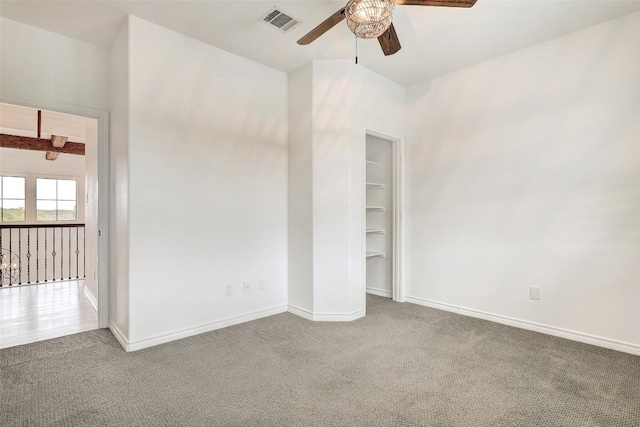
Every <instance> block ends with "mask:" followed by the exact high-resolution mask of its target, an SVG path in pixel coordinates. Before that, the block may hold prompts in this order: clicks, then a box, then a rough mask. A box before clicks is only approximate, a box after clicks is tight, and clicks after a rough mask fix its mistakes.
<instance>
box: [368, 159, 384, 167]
mask: <svg viewBox="0 0 640 427" xmlns="http://www.w3.org/2000/svg"><path fill="white" fill-rule="evenodd" d="M381 165H382V164H381V163H378V162H374V161H371V160H367V166H375V167H377V168H379V167H380V166H381Z"/></svg>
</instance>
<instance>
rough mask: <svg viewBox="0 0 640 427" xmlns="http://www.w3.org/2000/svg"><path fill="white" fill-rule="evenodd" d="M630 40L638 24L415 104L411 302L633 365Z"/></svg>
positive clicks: (453, 79) (463, 80) (452, 78)
mask: <svg viewBox="0 0 640 427" xmlns="http://www.w3.org/2000/svg"><path fill="white" fill-rule="evenodd" d="M638 28H640V13H635V14H632V15H628V16H625V17H622V18H619V19H616V20H612V21H609V22H606V23H603V24H601V25H597V26H595V27H591V28H588V29H585V30H582V31H579V32H576V33H573V34H569V35H567V36H564V37H561V38H558V39H555V40H552V41H549V42H546V43H543V44H540V45H536V46H533V47H531V48H528V49H524V50H521V51H518V52H515V53H512V54H509V55H506V56H503V57H500V58H496V59H493V60H490V61H487V62H483V63H481V64H478V65H475V66H473V67H470V68H467V69H464V70H460V71H457V72H454V73H451V74H448V75H445V76H442V77H439V78H436V79H433V80H432V81H431V82H426V83H423V84H420V85H417V86H415V87H412V88H410V89H408V102H407V115H408V129H409V133H408V136H407V147H406V149H407V156H406V157H407V238H406V254H407V287H408V289H407V293H408V295H409V296H412V297H415V298H416V299H414V301H415V302H422V303H436V304H446V305H450V306H453V307H464V308H468V309H471V310H473V311H474V312H475V313H476V314H477V315H485V314H489V315H493V316H494V317H493V319H497V320H500V319H502V320H503V321H504V320H507V321H508V320H509V319H506V318H512V319H513V320H514V321H515V322H516V323H517V324H519V325H521V326H522V325H524V326H527V325H528V327H534V326H536V325H535V324H539V325H543V326H545V325H546V326H548V327H549V328H547V329H545V331H546V332H554V331H555V332H556V333H557V332H561V331H558V329H562V330H567V331H573V332H575V334H573V336H572V337H573V338H575V339H582V340H593V337H600V338H602V340H600V341H599V343H600V344H603V343H604V344H606V345H609V346H613V347H616V346H617V347H616V348H625V349H626V350H629V349H635V351H636V352H637V351H640V281H639V280H638V278H639V277H640V244H639V242H640V228H639V226H638V218H639V217H640V120H638V118H640V77H639V76H640V50H639V49H638V46H640V31H638ZM530 286H537V287H540V289H541V300H540V301H533V300H530V299H529V287H530ZM445 307H446V306H445ZM596 341H597V340H596ZM607 342H608V343H609V344H607ZM625 345H626V347H625Z"/></svg>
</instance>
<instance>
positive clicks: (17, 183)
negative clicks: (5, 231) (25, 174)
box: [0, 176, 26, 222]
mask: <svg viewBox="0 0 640 427" xmlns="http://www.w3.org/2000/svg"><path fill="white" fill-rule="evenodd" d="M25 190H26V186H25V179H24V178H22V177H15V176H0V221H2V222H10V221H24V220H25V219H26V214H25V208H26V206H25V205H26V204H25V199H26V196H25Z"/></svg>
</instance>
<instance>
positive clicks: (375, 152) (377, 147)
mask: <svg viewBox="0 0 640 427" xmlns="http://www.w3.org/2000/svg"><path fill="white" fill-rule="evenodd" d="M402 151H403V144H402V141H401V140H400V139H394V138H391V137H388V136H384V135H381V134H378V133H373V132H367V135H366V150H365V152H366V175H365V193H366V206H365V212H366V213H365V216H366V221H365V224H366V229H365V231H364V234H365V241H366V258H365V264H366V266H365V283H366V293H368V294H373V295H377V296H381V297H385V298H391V299H393V300H394V301H398V302H403V301H404V287H403V283H402V240H403V231H402V230H403V226H402V225H403V223H402V220H403V218H402V210H403V203H402V195H403V194H402V193H403V192H402V171H403V153H402Z"/></svg>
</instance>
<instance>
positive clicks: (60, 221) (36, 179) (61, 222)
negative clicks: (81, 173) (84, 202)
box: [33, 175, 84, 224]
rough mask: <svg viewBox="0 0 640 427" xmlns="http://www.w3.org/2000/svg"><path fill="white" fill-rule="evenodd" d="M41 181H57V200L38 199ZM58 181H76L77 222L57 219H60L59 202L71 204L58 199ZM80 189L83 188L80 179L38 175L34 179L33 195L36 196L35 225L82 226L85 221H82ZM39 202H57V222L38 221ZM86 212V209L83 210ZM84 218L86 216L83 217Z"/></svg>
mask: <svg viewBox="0 0 640 427" xmlns="http://www.w3.org/2000/svg"><path fill="white" fill-rule="evenodd" d="M39 179H48V180H55V181H56V199H55V200H53V199H40V198H38V180H39ZM58 181H75V182H76V199H75V202H76V219H75V220H61V219H57V217H58V202H61V201H62V202H70V201H71V200H60V199H59V198H58ZM80 187H81V181H80V179H79V178H78V177H73V176H59V175H58V176H55V175H54V176H41V175H37V176H36V177H35V179H34V187H33V188H34V191H33V195H34V216H33V218H34V221H35V222H34V224H80V223H82V222H84V221H80V203H81V200H80V199H79V196H80V194H81V192H80ZM39 200H43V201H51V202H53V201H55V202H56V219H55V220H49V221H44V220H43V221H40V220H38V201H39ZM83 211H84V209H83ZM83 216H84V215H83Z"/></svg>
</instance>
